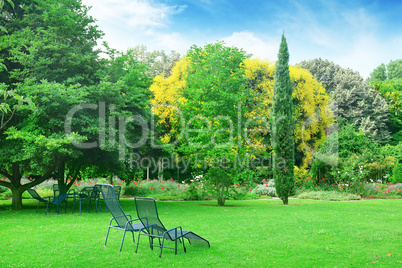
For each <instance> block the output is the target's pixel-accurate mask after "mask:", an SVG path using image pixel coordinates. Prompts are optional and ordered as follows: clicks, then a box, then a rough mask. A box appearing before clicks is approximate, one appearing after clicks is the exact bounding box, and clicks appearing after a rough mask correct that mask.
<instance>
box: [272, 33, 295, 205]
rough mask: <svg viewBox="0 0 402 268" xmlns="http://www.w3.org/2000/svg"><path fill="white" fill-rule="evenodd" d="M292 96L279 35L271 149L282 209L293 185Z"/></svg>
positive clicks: (286, 55) (285, 53) (284, 48)
mask: <svg viewBox="0 0 402 268" xmlns="http://www.w3.org/2000/svg"><path fill="white" fill-rule="evenodd" d="M292 93H293V86H292V82H291V80H290V75H289V52H288V46H287V43H286V39H285V36H284V35H282V41H281V45H280V47H279V53H278V61H277V62H276V66H275V83H274V96H273V103H272V119H273V122H272V123H273V125H272V126H273V127H272V130H273V135H272V145H273V150H274V155H273V174H274V180H275V187H276V193H277V195H278V197H279V198H281V199H282V201H283V203H284V204H285V205H287V204H288V198H289V196H290V195H292V191H293V185H294V163H295V156H294V152H295V143H294V137H293V136H294V135H293V131H294V119H293V105H292V104H293V103H292Z"/></svg>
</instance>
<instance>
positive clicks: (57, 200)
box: [50, 194, 67, 206]
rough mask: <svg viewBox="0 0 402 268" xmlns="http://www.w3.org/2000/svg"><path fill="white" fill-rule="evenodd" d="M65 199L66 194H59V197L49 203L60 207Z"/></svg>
mask: <svg viewBox="0 0 402 268" xmlns="http://www.w3.org/2000/svg"><path fill="white" fill-rule="evenodd" d="M66 198H67V194H61V195H59V196H56V197H55V198H53V200H52V201H51V202H50V203H52V204H53V205H56V206H58V205H60V203H61V202H63V201H64V200H65V199H66Z"/></svg>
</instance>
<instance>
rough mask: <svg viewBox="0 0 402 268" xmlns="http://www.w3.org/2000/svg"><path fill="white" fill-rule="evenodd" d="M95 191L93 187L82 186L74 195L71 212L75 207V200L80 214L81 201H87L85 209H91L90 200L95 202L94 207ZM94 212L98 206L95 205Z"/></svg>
mask: <svg viewBox="0 0 402 268" xmlns="http://www.w3.org/2000/svg"><path fill="white" fill-rule="evenodd" d="M96 191H97V189H96V188H95V187H89V186H88V187H84V188H83V189H82V190H81V191H80V192H79V193H77V194H75V195H74V203H73V212H72V213H74V207H75V201H78V202H79V211H80V215H81V204H82V201H87V211H88V212H90V211H91V205H92V200H93V201H94V202H95V207H96ZM96 213H98V208H97V207H96Z"/></svg>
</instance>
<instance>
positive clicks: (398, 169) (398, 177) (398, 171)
mask: <svg viewBox="0 0 402 268" xmlns="http://www.w3.org/2000/svg"><path fill="white" fill-rule="evenodd" d="M392 183H402V163H397V164H396V165H395V166H394V170H393V175H392Z"/></svg>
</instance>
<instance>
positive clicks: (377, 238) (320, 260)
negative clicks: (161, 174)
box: [0, 199, 402, 267]
mask: <svg viewBox="0 0 402 268" xmlns="http://www.w3.org/2000/svg"><path fill="white" fill-rule="evenodd" d="M121 203H122V207H123V208H124V209H125V211H126V213H131V214H132V215H133V216H134V215H135V207H134V201H133V200H132V199H122V200H121ZM281 203H282V202H281V201H280V200H277V199H273V200H250V201H227V205H226V206H224V207H217V206H216V201H194V202H158V203H157V205H158V209H159V213H160V217H161V219H162V221H163V222H164V224H165V225H166V226H167V227H168V228H172V227H175V226H178V225H180V226H182V227H183V229H185V230H192V231H194V232H196V233H198V234H200V235H201V236H203V237H205V238H206V239H208V240H209V241H210V243H211V248H202V247H196V246H192V245H188V244H187V253H186V254H184V253H183V250H182V248H181V246H180V245H179V250H178V255H177V256H175V255H174V251H173V250H169V249H165V250H164V253H163V255H162V258H161V259H160V258H159V257H158V253H159V251H158V249H157V248H156V249H155V250H154V251H151V250H150V248H149V247H148V244H147V240H146V238H144V237H142V240H141V242H142V243H140V247H139V250H138V253H137V254H135V252H134V251H135V245H134V244H133V243H132V240H130V239H131V234H130V233H129V234H128V235H127V236H126V239H125V243H124V247H123V251H122V252H119V247H120V241H121V237H122V235H123V232H122V231H117V230H112V231H111V234H110V235H109V240H108V244H107V247H106V248H105V247H104V246H103V243H104V240H105V236H106V231H107V226H108V223H109V220H110V217H111V214H110V212H108V213H106V212H102V213H99V214H96V213H95V212H91V213H87V212H83V213H82V216H79V214H78V213H75V214H71V208H68V212H69V213H67V214H60V215H57V214H53V215H45V213H44V207H41V208H40V210H39V213H36V212H35V208H36V204H37V202H36V201H34V200H24V205H25V209H24V210H23V211H10V210H9V209H8V208H7V206H9V205H10V201H0V245H1V248H0V267H20V266H25V267H402V200H365V201H349V202H330V201H312V200H298V199H291V200H290V205H289V206H284V205H282V204H281Z"/></svg>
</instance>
